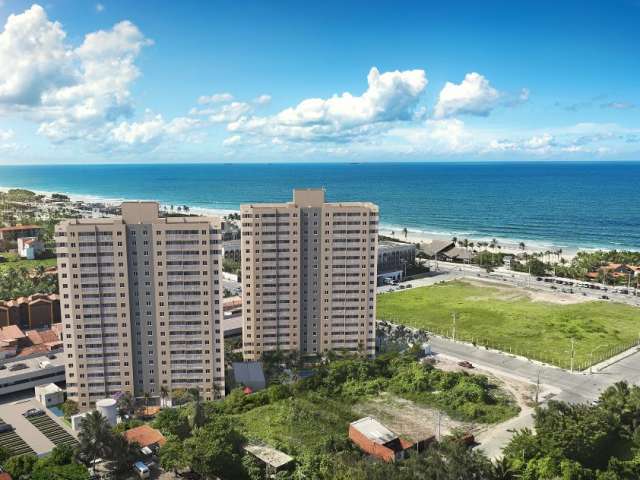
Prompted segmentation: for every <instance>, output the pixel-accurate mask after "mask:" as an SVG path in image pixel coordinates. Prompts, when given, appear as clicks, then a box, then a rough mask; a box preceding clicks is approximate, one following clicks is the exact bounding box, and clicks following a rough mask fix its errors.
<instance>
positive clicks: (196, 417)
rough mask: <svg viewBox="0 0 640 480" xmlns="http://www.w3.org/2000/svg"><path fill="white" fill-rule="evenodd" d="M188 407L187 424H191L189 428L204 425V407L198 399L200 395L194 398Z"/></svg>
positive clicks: (192, 428) (193, 428)
mask: <svg viewBox="0 0 640 480" xmlns="http://www.w3.org/2000/svg"><path fill="white" fill-rule="evenodd" d="M190 408H191V412H190V414H189V425H190V426H191V430H195V429H196V428H198V427H201V426H202V425H204V422H205V420H206V417H205V414H204V407H203V405H202V402H201V401H200V397H198V398H196V401H195V402H193V403H192V404H191V406H190Z"/></svg>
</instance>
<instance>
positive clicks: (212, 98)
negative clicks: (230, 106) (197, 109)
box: [198, 92, 233, 105]
mask: <svg viewBox="0 0 640 480" xmlns="http://www.w3.org/2000/svg"><path fill="white" fill-rule="evenodd" d="M231 100H233V95H231V94H230V93H227V92H225V93H214V94H213V95H202V96H201V97H200V98H198V103H199V104H201V105H206V104H208V103H225V102H230V101H231Z"/></svg>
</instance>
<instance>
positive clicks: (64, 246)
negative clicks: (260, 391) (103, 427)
mask: <svg viewBox="0 0 640 480" xmlns="http://www.w3.org/2000/svg"><path fill="white" fill-rule="evenodd" d="M55 235H56V248H57V254H58V276H59V282H60V306H61V313H62V322H63V324H64V355H65V356H66V357H67V365H66V381H67V392H68V396H69V398H71V399H72V400H75V401H77V402H78V405H79V407H80V409H81V410H86V409H88V408H90V407H91V406H92V405H93V404H94V403H95V401H96V400H99V399H101V398H104V397H106V396H113V395H116V394H118V393H119V392H129V393H131V394H133V395H135V396H137V397H141V396H143V395H145V394H149V395H151V396H152V397H160V396H163V395H164V394H165V393H166V392H171V391H172V390H174V389H187V388H198V389H199V390H200V393H201V395H202V398H204V399H213V398H215V397H216V396H220V395H224V346H223V340H222V339H223V335H222V333H221V330H222V327H221V324H220V321H221V317H222V293H221V292H222V285H221V268H222V265H221V262H222V260H221V222H220V220H219V219H218V218H215V217H192V216H184V217H161V216H160V215H159V208H158V204H157V203H155V202H125V203H123V204H122V216H121V217H115V218H105V219H77V220H66V221H63V222H61V223H60V224H59V225H58V226H57V228H56V233H55Z"/></svg>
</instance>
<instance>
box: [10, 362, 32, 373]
mask: <svg viewBox="0 0 640 480" xmlns="http://www.w3.org/2000/svg"><path fill="white" fill-rule="evenodd" d="M25 368H29V366H28V365H27V364H26V363H14V364H13V365H11V366H10V367H9V371H10V372H17V371H18V370H24V369H25Z"/></svg>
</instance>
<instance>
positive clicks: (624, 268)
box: [587, 263, 640, 279]
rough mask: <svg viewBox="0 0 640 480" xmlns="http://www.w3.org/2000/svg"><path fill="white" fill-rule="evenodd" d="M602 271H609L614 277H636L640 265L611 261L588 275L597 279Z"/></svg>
mask: <svg viewBox="0 0 640 480" xmlns="http://www.w3.org/2000/svg"><path fill="white" fill-rule="evenodd" d="M601 272H607V273H608V274H610V275H611V276H612V277H613V278H620V277H629V276H632V277H634V276H636V275H639V274H640V267H638V266H636V265H625V264H624V263H609V264H607V265H604V266H602V267H600V268H599V269H598V270H597V271H595V272H589V273H587V277H589V278H591V279H597V278H598V276H599V275H600V273H601Z"/></svg>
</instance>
